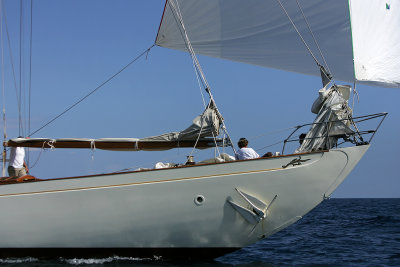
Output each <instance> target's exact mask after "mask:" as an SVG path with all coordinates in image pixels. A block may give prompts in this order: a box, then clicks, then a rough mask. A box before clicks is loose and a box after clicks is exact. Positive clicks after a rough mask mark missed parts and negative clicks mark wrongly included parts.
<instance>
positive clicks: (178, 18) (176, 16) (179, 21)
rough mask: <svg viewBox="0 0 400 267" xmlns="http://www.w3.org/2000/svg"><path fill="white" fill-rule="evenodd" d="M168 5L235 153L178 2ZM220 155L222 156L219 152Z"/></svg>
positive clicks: (170, 1) (169, 2)
mask: <svg viewBox="0 0 400 267" xmlns="http://www.w3.org/2000/svg"><path fill="white" fill-rule="evenodd" d="M167 3H168V5H169V7H170V8H171V10H172V14H173V16H174V19H175V22H176V23H177V25H178V28H179V31H180V32H181V35H182V38H183V40H184V42H185V45H186V49H187V50H188V52H189V54H190V56H191V58H192V61H193V64H194V66H195V69H196V73H197V74H198V75H199V76H200V77H201V81H202V83H203V86H204V89H205V90H206V92H207V93H208V95H209V96H210V99H211V102H212V103H213V105H214V108H215V111H216V113H217V116H218V119H219V120H220V121H221V124H222V126H221V127H222V130H223V131H225V133H226V135H227V137H228V139H229V142H230V143H231V146H232V149H233V151H235V148H234V146H233V144H232V140H231V138H230V136H229V133H228V130H227V129H226V126H225V122H224V119H223V117H222V115H221V114H220V112H219V110H218V107H217V105H216V104H215V101H214V98H213V95H212V93H211V90H210V86H209V84H208V82H207V79H206V77H205V75H204V72H203V70H202V68H201V65H200V63H199V61H198V59H197V56H196V53H195V51H194V49H193V47H192V44H191V42H190V39H189V36H188V34H187V31H186V28H185V25H184V23H183V17H182V14H181V12H180V9H179V4H178V1H176V4H175V3H174V1H173V0H167ZM179 26H180V27H179ZM211 102H210V103H211ZM212 134H213V139H214V143H215V147H216V150H218V145H217V141H216V136H214V133H212ZM218 154H220V152H219V150H218Z"/></svg>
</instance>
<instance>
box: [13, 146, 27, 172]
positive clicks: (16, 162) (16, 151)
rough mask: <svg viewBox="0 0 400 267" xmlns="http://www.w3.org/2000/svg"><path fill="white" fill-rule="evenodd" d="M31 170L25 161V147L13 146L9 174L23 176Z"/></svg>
mask: <svg viewBox="0 0 400 267" xmlns="http://www.w3.org/2000/svg"><path fill="white" fill-rule="evenodd" d="M27 172H29V170H28V167H27V166H26V163H25V149H24V148H23V147H12V148H11V149H10V161H9V163H8V175H9V176H10V177H17V178H18V177H22V176H25V175H26V173H27Z"/></svg>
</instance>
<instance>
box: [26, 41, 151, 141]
mask: <svg viewBox="0 0 400 267" xmlns="http://www.w3.org/2000/svg"><path fill="white" fill-rule="evenodd" d="M154 46H155V44H153V45H152V46H150V47H149V48H147V49H146V50H145V51H144V52H142V53H141V54H140V55H138V56H137V57H135V58H134V59H133V60H132V61H131V62H129V63H128V64H126V65H125V66H124V67H123V68H122V69H120V70H119V71H117V72H116V73H115V74H114V75H112V76H111V77H110V78H108V79H107V80H105V81H104V82H103V83H101V84H100V85H99V86H97V87H96V88H95V89H93V90H92V91H91V92H90V93H88V94H87V95H85V96H84V97H82V98H81V99H80V100H78V101H77V102H75V104H73V105H72V106H70V107H69V108H67V109H66V110H64V111H63V112H61V113H60V114H58V115H57V116H55V117H54V118H53V119H51V120H50V121H48V122H47V123H46V124H44V125H43V126H42V127H40V128H39V129H37V130H36V131H34V132H33V133H30V134H29V135H28V136H32V135H34V134H35V133H37V132H39V131H40V130H42V129H43V128H44V127H46V126H48V125H49V124H50V123H52V122H53V121H55V120H56V119H58V118H59V117H61V116H62V115H64V114H65V113H67V112H68V111H70V110H71V109H72V108H74V107H75V106H77V105H78V104H79V103H81V102H82V101H83V100H85V99H86V98H88V97H89V96H91V95H92V94H93V93H94V92H96V91H97V90H99V89H100V88H101V87H103V86H104V85H106V84H107V83H108V82H109V81H111V80H112V79H114V78H115V77H116V76H117V75H118V74H120V73H121V72H123V71H124V70H125V69H127V68H128V67H129V66H130V65H132V64H133V63H135V62H136V61H137V60H138V59H139V58H141V57H142V56H144V55H146V54H147V53H148V52H149V51H150V49H152V48H153V47H154Z"/></svg>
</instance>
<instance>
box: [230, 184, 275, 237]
mask: <svg viewBox="0 0 400 267" xmlns="http://www.w3.org/2000/svg"><path fill="white" fill-rule="evenodd" d="M235 190H236V191H237V192H238V193H239V194H240V195H241V196H242V197H243V199H244V200H245V201H246V202H247V203H248V204H249V205H250V209H248V208H245V207H243V206H241V205H239V204H237V203H235V202H233V201H232V200H230V199H228V200H227V201H228V202H229V203H230V204H231V205H232V207H233V208H234V209H235V210H236V211H237V212H238V213H239V214H240V215H242V217H243V218H244V219H245V220H246V221H247V222H249V223H251V224H255V226H254V228H253V230H254V229H255V227H256V226H257V224H258V223H259V222H261V221H262V220H264V219H265V218H266V217H267V215H268V209H269V208H270V207H271V205H272V203H274V201H275V200H276V198H277V197H278V195H275V197H274V198H273V199H272V201H271V202H270V203H269V204H268V205H267V204H265V203H264V202H263V201H261V200H259V199H258V198H256V197H254V196H252V195H250V194H248V193H245V192H243V191H241V190H239V189H238V188H235ZM253 230H252V231H251V232H253Z"/></svg>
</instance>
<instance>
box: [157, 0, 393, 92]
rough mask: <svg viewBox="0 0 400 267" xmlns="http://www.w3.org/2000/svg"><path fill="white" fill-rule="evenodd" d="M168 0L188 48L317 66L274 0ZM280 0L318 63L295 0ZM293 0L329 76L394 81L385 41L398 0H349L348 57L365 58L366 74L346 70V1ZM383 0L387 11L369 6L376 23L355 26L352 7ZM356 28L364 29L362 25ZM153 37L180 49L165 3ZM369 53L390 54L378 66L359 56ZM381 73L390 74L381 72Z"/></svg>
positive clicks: (379, 57)
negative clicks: (175, 9)
mask: <svg viewBox="0 0 400 267" xmlns="http://www.w3.org/2000/svg"><path fill="white" fill-rule="evenodd" d="M175 2H177V3H178V6H179V10H180V11H181V14H182V17H183V21H184V24H185V28H186V30H187V33H188V36H189V39H190V41H191V44H192V46H193V48H194V50H195V52H196V53H199V54H203V55H207V56H212V57H217V58H224V59H228V60H233V61H239V62H244V63H249V64H254V65H260V66H265V67H271V68H276V69H282V70H287V71H293V72H298V73H304V74H311V75H317V76H319V75H320V72H319V68H318V67H317V66H316V64H315V62H314V60H313V58H312V57H311V56H310V54H309V53H308V51H307V49H306V48H305V46H304V44H303V43H302V42H301V39H300V37H299V36H298V34H297V33H296V32H295V30H294V28H293V26H292V25H291V23H290V21H289V19H288V18H287V16H286V15H285V13H284V11H283V10H282V8H281V7H280V5H279V4H278V2H277V1H276V0H246V1H243V0H201V1H198V0H176V1H175ZM281 2H282V4H283V6H284V7H285V9H286V10H287V11H288V13H289V15H290V17H291V18H292V19H293V21H294V23H295V24H296V26H297V27H298V29H299V31H300V32H301V34H302V35H303V37H304V39H305V41H306V42H307V44H308V45H309V46H310V48H311V50H312V51H313V53H314V55H315V56H316V57H317V60H318V61H319V62H320V63H321V64H323V63H324V61H323V59H322V58H321V56H320V55H319V53H318V48H317V47H316V45H315V44H314V41H313V38H312V35H311V34H310V33H309V30H308V27H307V24H306V22H305V21H304V19H303V16H302V14H301V11H300V9H299V7H298V6H297V3H296V1H292V0H281ZM299 2H300V5H301V8H302V10H303V11H304V14H305V17H306V18H307V20H308V22H309V24H310V26H311V29H312V31H313V33H314V35H315V37H316V39H317V41H318V44H319V46H320V47H321V50H322V51H323V53H324V57H325V58H326V61H327V62H328V66H329V70H330V72H331V73H332V74H333V76H334V78H335V79H337V80H343V81H349V82H353V81H354V79H355V77H357V78H358V79H360V80H361V81H363V82H372V83H374V82H380V83H382V84H383V85H386V86H399V85H400V78H399V77H398V75H399V74H398V73H400V68H399V64H400V63H399V62H400V58H399V57H398V56H396V55H398V53H399V52H398V51H399V50H400V49H399V48H398V46H397V47H395V46H392V44H393V42H395V43H396V42H397V43H398V37H397V36H398V35H399V31H398V28H400V24H399V17H400V10H399V8H398V1H394V0H392V1H379V0H368V1H366V0H350V2H351V3H352V5H351V6H352V8H351V14H352V18H354V19H355V25H354V27H355V29H356V32H357V33H356V34H355V35H354V36H353V38H359V35H361V36H363V37H362V38H360V39H359V40H357V41H355V42H354V51H357V52H355V54H356V55H357V56H356V58H355V60H360V63H358V62H357V63H356V66H358V67H357V68H356V70H357V72H361V71H360V70H359V69H360V68H362V66H366V67H367V70H369V71H371V72H373V73H374V74H373V75H369V76H367V75H364V74H357V76H355V75H356V74H355V73H354V65H353V46H352V34H351V26H352V25H351V24H350V10H349V1H348V0H300V1H299ZM386 2H387V3H389V2H393V3H392V5H391V9H390V13H391V15H390V17H391V18H388V19H384V18H383V17H386V16H387V13H388V12H386V13H384V12H376V13H374V21H375V20H377V21H378V20H381V19H382V20H381V21H380V23H379V24H376V27H374V28H371V29H369V30H365V25H364V26H363V25H362V23H363V20H365V19H366V18H367V17H368V16H369V15H360V14H364V12H365V9H367V8H366V6H369V5H370V3H373V5H371V6H370V7H369V12H372V11H373V9H374V7H373V6H383V7H384V8H385V7H386ZM395 3H396V5H395ZM363 5H364V6H363ZM365 14H366V13H365ZM368 14H370V13H368ZM390 23H391V24H390ZM388 24H390V25H388ZM360 29H361V30H360ZM363 30H365V31H368V32H366V33H365V32H363ZM371 32H372V33H376V32H379V38H383V39H384V41H383V42H385V45H384V46H381V48H382V49H383V48H386V47H387V46H391V49H389V50H391V52H390V53H389V52H388V51H385V53H384V54H382V53H381V52H382V51H381V50H376V51H375V50H374V49H373V45H371V44H372V43H374V42H375V41H376V40H375V39H374V38H371V37H370V35H368V34H371ZM374 36H376V34H375V35H374ZM156 44H157V45H159V46H162V47H167V48H172V49H178V50H184V51H185V50H186V46H185V43H184V40H183V38H182V36H181V32H180V29H179V27H178V24H177V23H176V19H175V17H174V14H173V12H172V11H171V8H170V6H169V4H168V3H167V4H166V8H165V11H164V15H163V19H162V22H161V25H160V29H159V32H158V35H157V39H156ZM360 47H361V48H360ZM363 47H364V48H363ZM396 49H397V51H396ZM359 50H360V52H358V51H359ZM371 54H372V55H373V58H374V61H376V62H383V61H385V60H386V57H387V56H389V55H392V56H393V58H392V61H391V63H390V64H388V65H387V66H385V68H384V69H380V68H379V63H377V64H371V65H369V64H367V63H366V62H365V59H366V57H367V56H368V55H371ZM378 69H379V70H378ZM388 73H397V74H393V75H392V74H390V75H388Z"/></svg>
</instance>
